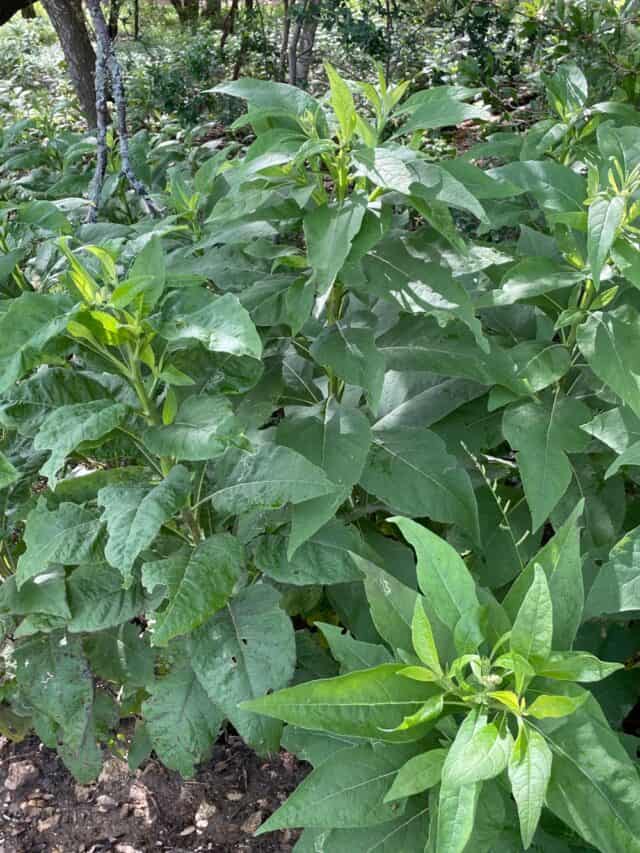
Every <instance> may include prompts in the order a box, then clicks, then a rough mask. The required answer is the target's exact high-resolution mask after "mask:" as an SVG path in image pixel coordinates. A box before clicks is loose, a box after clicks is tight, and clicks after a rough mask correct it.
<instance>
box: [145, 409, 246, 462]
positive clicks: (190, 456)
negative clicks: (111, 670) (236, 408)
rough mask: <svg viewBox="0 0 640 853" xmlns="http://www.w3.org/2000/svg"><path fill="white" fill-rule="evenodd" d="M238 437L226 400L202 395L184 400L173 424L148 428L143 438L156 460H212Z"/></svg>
mask: <svg viewBox="0 0 640 853" xmlns="http://www.w3.org/2000/svg"><path fill="white" fill-rule="evenodd" d="M239 437H240V429H239V426H238V422H237V420H236V417H235V415H234V414H233V410H232V408H231V404H230V403H229V401H228V400H227V398H226V397H221V396H220V397H218V396H214V395H212V394H202V395H198V396H194V397H187V399H186V400H184V401H183V402H182V403H181V404H180V406H179V408H178V412H177V414H176V416H175V418H174V419H173V421H172V422H171V423H170V424H168V425H165V426H154V427H150V428H149V429H148V430H147V431H146V432H145V433H144V434H143V437H142V440H143V442H144V445H145V447H146V448H147V449H148V450H150V451H151V453H155V454H156V456H173V457H175V458H176V459H179V460H188V461H203V460H208V459H215V457H216V456H220V455H221V454H222V453H224V451H225V450H226V449H227V447H229V446H230V445H233V444H235V443H236V442H237V441H238V440H239Z"/></svg>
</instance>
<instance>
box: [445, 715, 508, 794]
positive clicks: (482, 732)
mask: <svg viewBox="0 0 640 853" xmlns="http://www.w3.org/2000/svg"><path fill="white" fill-rule="evenodd" d="M456 743H457V740H456V741H454V744H453V746H452V747H451V749H450V751H449V753H448V755H447V759H446V761H445V763H444V767H443V768H442V783H443V785H446V786H448V787H460V786H465V785H472V784H474V783H475V782H483V781H485V780H487V779H493V778H494V776H498V775H499V774H500V773H502V771H503V770H504V769H505V768H506V766H507V762H508V761H509V755H510V754H511V747H512V745H513V738H512V737H511V732H510V731H509V729H508V727H507V725H506V723H501V724H499V723H488V724H487V725H485V726H482V727H481V728H477V729H476V730H475V731H474V733H473V735H472V736H471V737H470V738H469V740H468V741H466V745H465V748H464V751H462V750H461V749H460V748H459V747H457V746H456Z"/></svg>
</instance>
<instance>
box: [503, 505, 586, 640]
mask: <svg viewBox="0 0 640 853" xmlns="http://www.w3.org/2000/svg"><path fill="white" fill-rule="evenodd" d="M583 512H584V501H579V503H578V504H577V505H576V507H575V508H574V510H573V512H572V513H571V515H570V516H569V517H568V518H567V520H566V521H565V522H564V524H563V525H562V527H560V528H559V529H558V530H556V534H555V536H553V538H551V539H550V540H549V541H548V542H547V543H546V544H545V545H544V546H543V547H542V548H541V549H540V551H538V553H537V554H536V556H535V557H534V558H533V560H532V561H531V562H530V563H529V564H528V565H527V566H526V568H525V570H524V571H523V572H521V573H520V575H519V576H518V577H517V578H516V580H515V582H514V584H513V585H512V587H511V589H510V590H509V592H508V593H507V595H506V596H505V599H504V601H503V605H504V608H505V610H506V611H507V614H508V616H509V617H510V618H511V619H512V620H513V619H515V618H516V615H517V613H518V610H519V608H520V606H521V605H522V602H523V601H524V598H525V595H526V594H527V591H528V589H529V588H530V587H531V584H532V582H533V578H534V576H535V567H536V565H539V566H542V568H543V569H544V572H545V574H546V576H547V581H548V583H549V590H550V592H551V600H552V602H553V644H552V645H553V648H554V649H570V648H571V646H572V645H573V641H574V639H575V636H576V633H577V631H578V628H579V626H580V624H581V622H582V610H583V606H584V585H583V579H582V555H581V552H580V527H581V518H582V514H583Z"/></svg>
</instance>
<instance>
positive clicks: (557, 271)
mask: <svg viewBox="0 0 640 853" xmlns="http://www.w3.org/2000/svg"><path fill="white" fill-rule="evenodd" d="M583 279H584V274H583V273H582V272H580V271H578V270H575V269H574V268H573V267H570V266H569V265H568V264H560V263H559V262H558V261H556V260H554V259H552V258H542V257H540V258H525V259H524V260H522V261H519V262H518V263H517V264H515V265H514V266H513V267H511V268H510V269H509V270H508V272H506V273H505V275H504V277H503V278H502V280H501V281H500V286H499V287H497V288H496V289H495V290H490V291H488V292H487V293H482V294H480V295H479V296H478V297H477V299H476V300H475V303H476V307H478V308H490V307H493V306H505V305H514V304H515V303H516V302H524V301H525V300H528V299H535V298H536V297H539V296H544V295H545V294H547V293H554V292H555V291H557V290H566V289H567V288H569V287H574V286H575V285H576V284H577V283H578V282H580V281H582V280H583ZM536 301H537V300H536ZM540 304H542V305H544V304H545V300H544V299H543V300H541V301H540ZM549 304H552V303H549Z"/></svg>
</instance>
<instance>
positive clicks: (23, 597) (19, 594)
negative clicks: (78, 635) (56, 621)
mask: <svg viewBox="0 0 640 853" xmlns="http://www.w3.org/2000/svg"><path fill="white" fill-rule="evenodd" d="M37 581H38V582H36V581H35V580H29V581H27V582H26V583H24V584H22V586H21V587H20V589H18V587H17V585H16V577H15V575H12V576H11V577H8V578H6V579H5V580H3V582H2V584H0V613H6V614H13V615H14V616H23V615H24V616H26V615H28V614H31V613H46V614H48V615H49V616H59V617H61V618H62V619H69V618H70V617H71V612H70V610H69V604H68V602H67V590H66V585H65V581H64V574H63V573H62V572H60V571H57V572H47V574H46V575H44V577H40V578H38V579H37Z"/></svg>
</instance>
